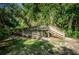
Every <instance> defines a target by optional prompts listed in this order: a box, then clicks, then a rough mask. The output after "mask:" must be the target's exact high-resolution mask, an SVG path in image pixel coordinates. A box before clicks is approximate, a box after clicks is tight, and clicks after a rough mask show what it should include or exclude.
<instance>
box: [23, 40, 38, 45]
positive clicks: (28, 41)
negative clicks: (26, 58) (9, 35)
mask: <svg viewBox="0 0 79 59" xmlns="http://www.w3.org/2000/svg"><path fill="white" fill-rule="evenodd" d="M36 41H37V40H35V39H31V40H30V39H29V40H27V41H24V42H23V44H25V45H32V44H34V43H35V42H36Z"/></svg>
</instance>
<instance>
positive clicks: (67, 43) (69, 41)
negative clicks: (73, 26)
mask: <svg viewBox="0 0 79 59" xmlns="http://www.w3.org/2000/svg"><path fill="white" fill-rule="evenodd" d="M64 47H66V48H68V49H71V50H72V51H73V52H75V53H76V54H79V40H78V39H73V38H68V37H66V38H65V39H64Z"/></svg>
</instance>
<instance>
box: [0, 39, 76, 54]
mask: <svg viewBox="0 0 79 59" xmlns="http://www.w3.org/2000/svg"><path fill="white" fill-rule="evenodd" d="M7 42H8V43H9V44H6V45H5V46H1V47H0V55H77V53H76V52H74V51H73V50H72V49H68V48H66V47H60V48H59V49H58V48H57V47H55V46H54V45H53V44H50V43H49V42H48V41H45V40H36V39H26V40H23V39H14V40H10V41H7ZM54 48H55V49H54ZM61 49H62V50H61ZM60 50H61V51H60Z"/></svg>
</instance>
